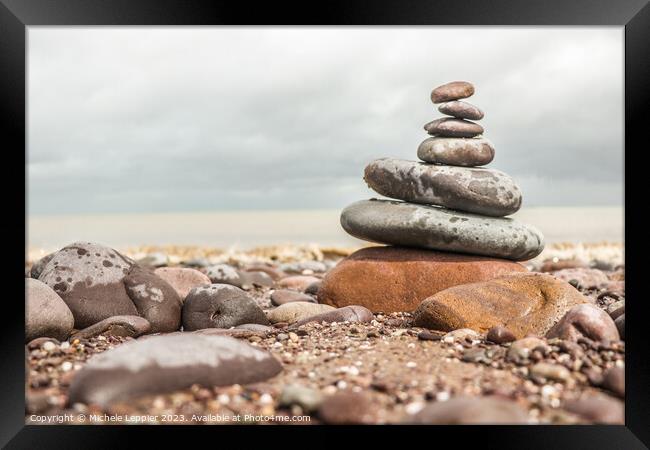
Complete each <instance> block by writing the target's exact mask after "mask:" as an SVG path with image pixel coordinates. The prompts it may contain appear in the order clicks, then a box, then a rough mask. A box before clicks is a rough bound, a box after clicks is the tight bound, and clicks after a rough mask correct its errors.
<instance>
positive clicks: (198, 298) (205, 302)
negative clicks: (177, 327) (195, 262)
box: [183, 284, 269, 331]
mask: <svg viewBox="0 0 650 450" xmlns="http://www.w3.org/2000/svg"><path fill="white" fill-rule="evenodd" d="M245 323H259V324H261V325H268V324H269V321H268V320H267V318H266V315H265V314H264V311H262V308H260V307H259V306H258V305H257V303H256V302H255V300H253V299H252V298H251V297H249V296H248V295H247V294H246V293H245V292H244V291H243V290H241V289H239V288H238V287H236V286H232V285H230V284H211V285H208V286H200V287H196V288H194V289H192V290H191V291H190V293H189V294H187V298H186V299H185V303H184V304H183V329H184V330H190V331H191V330H200V329H203V328H230V327H235V326H237V325H242V324H245Z"/></svg>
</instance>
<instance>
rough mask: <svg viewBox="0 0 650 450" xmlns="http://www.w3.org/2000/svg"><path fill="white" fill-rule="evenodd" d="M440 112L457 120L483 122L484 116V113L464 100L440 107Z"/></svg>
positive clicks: (453, 101)
mask: <svg viewBox="0 0 650 450" xmlns="http://www.w3.org/2000/svg"><path fill="white" fill-rule="evenodd" d="M438 111H440V112H441V113H443V114H446V115H448V116H453V117H456V118H457V119H469V120H481V119H482V118H483V116H484V114H483V111H481V110H480V109H479V108H478V107H476V106H474V105H472V104H471V103H467V102H464V101H462V100H452V101H450V102H446V103H443V104H441V105H440V106H438Z"/></svg>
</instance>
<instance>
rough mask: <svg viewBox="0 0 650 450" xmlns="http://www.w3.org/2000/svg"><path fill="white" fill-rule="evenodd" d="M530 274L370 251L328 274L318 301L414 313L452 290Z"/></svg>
mask: <svg viewBox="0 0 650 450" xmlns="http://www.w3.org/2000/svg"><path fill="white" fill-rule="evenodd" d="M525 271H526V268H525V267H524V266H523V265H521V264H519V263H516V262H513V261H508V260H505V259H496V258H487V257H484V256H476V255H463V254H459V253H449V252H436V251H433V250H422V249H415V248H406V247H368V248H363V249H361V250H358V251H356V252H354V253H353V254H351V255H350V256H348V257H347V258H345V259H343V260H342V261H341V262H339V264H337V266H336V267H335V268H334V269H332V270H331V271H330V272H329V273H328V274H327V276H326V277H325V278H324V279H323V284H322V286H321V288H320V289H319V291H318V300H319V301H320V302H321V303H325V304H328V305H332V306H336V307H338V308H342V307H345V306H354V305H361V306H364V307H366V308H368V309H369V310H371V311H373V312H386V313H391V312H395V311H413V310H414V309H415V308H417V307H418V305H419V304H420V302H422V300H424V299H425V298H427V297H430V296H432V295H433V294H435V293H436V292H439V291H442V290H444V289H447V288H449V287H452V286H457V285H459V284H466V283H475V282H477V281H486V280H490V279H492V278H495V277H498V276H500V275H505V274H507V273H511V272H525ZM339 310H340V309H339ZM339 310H337V311H339Z"/></svg>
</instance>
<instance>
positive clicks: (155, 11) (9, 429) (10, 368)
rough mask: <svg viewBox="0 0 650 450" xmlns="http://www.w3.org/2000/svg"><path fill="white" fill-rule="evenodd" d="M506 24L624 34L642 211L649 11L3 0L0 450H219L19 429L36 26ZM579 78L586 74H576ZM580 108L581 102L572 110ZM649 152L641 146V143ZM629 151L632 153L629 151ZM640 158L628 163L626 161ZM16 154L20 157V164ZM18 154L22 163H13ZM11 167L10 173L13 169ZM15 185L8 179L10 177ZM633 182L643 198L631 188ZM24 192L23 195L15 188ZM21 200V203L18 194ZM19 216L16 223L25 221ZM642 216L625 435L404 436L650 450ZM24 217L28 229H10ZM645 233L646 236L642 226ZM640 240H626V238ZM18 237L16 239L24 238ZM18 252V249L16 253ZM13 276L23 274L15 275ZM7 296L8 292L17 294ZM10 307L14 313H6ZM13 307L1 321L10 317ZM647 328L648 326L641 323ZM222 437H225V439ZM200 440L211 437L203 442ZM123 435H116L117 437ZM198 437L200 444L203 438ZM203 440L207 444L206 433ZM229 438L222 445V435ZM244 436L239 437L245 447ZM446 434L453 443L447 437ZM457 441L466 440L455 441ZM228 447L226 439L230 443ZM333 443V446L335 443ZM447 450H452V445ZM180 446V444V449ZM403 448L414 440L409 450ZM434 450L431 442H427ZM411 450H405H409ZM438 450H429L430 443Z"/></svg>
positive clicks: (503, 430) (547, 4) (573, 431)
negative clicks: (140, 447)
mask: <svg viewBox="0 0 650 450" xmlns="http://www.w3.org/2000/svg"><path fill="white" fill-rule="evenodd" d="M264 24H269V25H271V24H272V25H298V24H302V25H501V26H503V25H506V26H513V25H517V26H526V25H529V26H540V25H542V26H546V25H574V26H575V25H579V26H603V25H609V26H618V27H625V148H626V156H627V158H626V161H625V188H626V189H625V192H626V200H627V201H628V202H630V204H635V203H632V200H631V199H632V198H634V197H637V199H638V200H639V201H640V202H641V203H640V204H639V203H637V205H641V206H644V204H643V200H642V199H643V197H644V192H643V181H644V173H643V170H644V167H643V165H642V164H632V159H636V158H637V157H638V156H637V155H639V154H640V153H642V152H644V151H647V150H646V148H647V143H645V142H647V137H646V138H645V140H644V136H643V134H644V132H645V126H647V125H646V124H648V123H650V122H649V121H648V119H649V117H648V116H649V114H648V110H649V109H650V96H649V95H648V92H649V90H650V89H649V86H650V57H649V55H650V39H649V36H648V34H649V33H648V31H649V30H650V5H648V0H617V1H616V0H575V1H572V2H568V1H566V0H564V1H560V0H543V1H542V0H527V1H517V0H490V1H487V0H483V1H481V0H474V1H467V0H457V1H422V0H417V1H416V0H411V1H405V0H402V1H395V0H393V1H366V2H364V1H360V0H355V1H351V0H348V1H345V0H337V1H328V2H323V3H318V4H310V3H298V2H284V3H277V2H259V3H257V4H255V5H251V4H249V3H247V2H235V1H231V2H226V1H220V0H212V1H207V0H202V1H201V0H197V1H183V0H137V1H136V0H111V1H107V0H57V1H55V0H0V111H1V114H2V120H1V122H0V123H1V124H2V128H3V135H2V136H3V143H4V145H3V147H4V152H3V154H4V156H5V159H6V160H7V159H9V158H8V157H9V156H11V157H12V158H13V157H15V158H16V160H15V162H12V163H7V162H6V163H5V166H4V168H5V171H4V175H5V176H3V177H0V178H1V179H2V183H3V184H4V186H3V187H4V189H3V192H4V193H5V194H6V195H5V196H4V199H3V200H4V205H5V220H3V221H2V225H1V226H2V230H3V231H4V233H5V241H6V244H5V250H7V249H9V254H6V255H5V257H4V258H2V259H3V260H4V261H3V265H4V268H5V271H4V273H5V275H6V276H8V277H9V279H10V282H8V283H5V290H6V288H7V287H8V286H9V287H11V292H5V298H4V302H3V303H4V306H5V314H7V316H5V317H4V318H3V321H2V327H0V333H2V347H1V348H2V357H0V369H1V370H0V378H1V379H2V382H0V399H1V402H2V418H1V419H0V445H2V446H3V447H4V446H6V447H7V448H34V449H35V448H59V447H61V448H76V447H83V448H104V447H114V446H122V447H129V446H131V445H134V441H132V438H133V436H134V435H135V434H140V433H146V434H147V435H148V439H153V438H154V435H155V438H156V439H160V440H165V441H167V442H171V441H170V440H169V439H170V438H171V433H172V432H178V431H182V432H183V434H186V433H192V436H193V437H192V440H194V439H196V440H197V442H198V440H199V439H201V438H203V437H205V438H207V439H210V441H211V442H213V443H214V444H213V445H218V444H217V441H216V440H215V436H216V434H215V433H214V429H211V427H163V426H159V427H133V426H131V427H119V426H110V427H108V426H105V427H96V426H94V427H83V426H62V425H56V426H33V425H30V426H26V425H25V424H24V410H25V409H24V375H25V374H24V370H23V364H24V359H23V356H24V355H23V346H24V328H23V326H24V325H23V322H22V321H21V319H19V318H20V316H21V315H22V314H23V313H24V311H23V306H24V305H23V303H22V302H21V301H20V300H19V299H20V298H21V297H22V296H23V295H24V294H23V293H22V292H23V291H22V287H21V286H20V285H19V282H18V281H19V279H20V273H22V275H23V276H24V266H20V265H19V264H20V256H19V254H20V253H23V256H24V252H25V249H26V245H25V244H26V236H25V233H26V232H25V225H26V224H25V220H26V219H25V211H26V208H25V205H26V202H27V199H26V198H25V179H26V174H25V172H21V171H18V170H17V169H13V170H12V169H11V168H12V167H18V164H20V160H21V159H22V161H23V162H26V151H27V148H26V128H25V127H26V115H25V113H26V81H25V75H26V67H25V63H26V30H27V29H26V27H28V26H32V25H66V26H74V25H264ZM584 76H585V77H587V76H589V74H584ZM577 101H579V100H577ZM644 143H645V144H644ZM637 146H638V147H639V148H638V149H637ZM635 150H636V155H635V153H634V151H635ZM21 152H22V153H21ZM21 155H22V158H21ZM14 164H15V165H14ZM8 175H11V176H8ZM635 180H636V182H638V183H639V186H640V187H639V188H634V187H632V183H634V182H635ZM21 188H22V189H21ZM21 190H22V194H23V195H22V199H21V198H19V197H20V193H21ZM21 211H22V215H21ZM642 211H643V208H642V207H640V208H625V224H626V227H625V234H626V238H627V240H628V241H629V240H630V239H632V241H630V242H635V244H634V245H629V246H626V249H625V252H626V254H625V259H626V263H627V262H630V263H628V264H626V297H627V298H631V299H632V301H631V302H629V305H628V307H629V308H630V312H631V314H628V320H627V329H626V335H627V340H626V348H627V355H626V369H627V370H626V376H627V379H626V383H627V395H626V401H625V414H626V425H625V426H525V427H502V426H499V427H496V426H494V427H492V426H490V427H477V426H471V427H436V428H435V430H431V429H430V428H428V427H418V429H417V430H414V429H413V428H412V427H409V428H408V429H407V430H406V431H407V432H408V433H413V432H414V431H418V434H419V433H422V435H423V437H424V438H425V439H427V440H426V441H424V442H425V445H427V443H432V442H431V439H433V438H435V441H434V443H440V444H442V443H443V442H453V440H456V442H460V441H458V439H478V440H480V442H482V443H483V445H484V446H486V445H487V447H489V448H492V447H499V448H527V449H533V448H545V449H547V448H567V447H571V448H589V449H595V448H624V449H632V448H646V447H645V445H644V444H646V445H650V413H649V412H648V406H649V402H648V400H649V399H650V383H649V382H648V381H649V380H650V370H649V368H650V363H649V362H648V361H650V358H649V354H648V353H649V352H648V348H649V347H648V345H647V342H648V341H647V340H644V338H643V333H644V330H643V327H644V319H645V317H647V316H645V315H644V314H643V311H642V307H643V303H642V302H643V301H644V300H645V299H643V298H641V296H642V295H643V291H642V289H643V286H642V282H643V280H642V278H641V277H642V272H641V271H642V270H643V266H642V262H643V254H642V251H643V250H642V246H641V245H637V244H636V242H639V243H640V242H643V240H642V236H641V234H640V233H641V231H639V232H638V235H637V232H635V230H634V227H633V226H632V225H633V224H634V223H643V216H642V214H643V212H642ZM19 217H22V219H24V220H18V219H17V218H19ZM639 228H640V229H643V226H640V227H639ZM635 236H636V237H637V238H638V239H636V240H635V239H634V237H635ZM21 237H22V239H21ZM21 246H22V247H21ZM19 272H20V273H19ZM14 289H15V292H14ZM8 303H11V304H10V305H7V304H8ZM9 306H12V309H13V307H15V309H14V311H17V312H15V313H11V314H9V313H8V312H7V311H8V309H7V308H8V307H9ZM646 322H647V319H646ZM226 428H227V429H226ZM290 428H291V429H290V430H289V431H290V433H291V436H292V440H294V439H296V438H298V436H299V435H301V434H302V433H304V432H306V431H307V428H309V429H310V432H317V433H318V432H320V434H322V435H324V436H325V435H327V436H332V437H333V438H334V439H337V437H339V434H340V433H341V432H342V431H349V430H350V428H347V429H341V428H337V427H327V428H325V429H324V428H323V427H290ZM278 429H284V430H285V431H286V430H287V427H256V432H259V433H264V434H267V433H274V431H275V430H278ZM206 430H208V431H206ZM355 431H357V432H361V433H363V434H364V435H365V438H368V439H371V440H380V439H383V436H384V435H385V433H387V432H396V431H397V432H399V431H404V428H403V427H393V426H386V427H362V428H355ZM118 432H119V433H118ZM228 432H230V433H232V432H234V433H239V436H242V434H241V433H242V432H243V430H241V429H240V427H235V426H230V427H220V428H219V436H220V438H219V442H220V443H221V444H223V443H224V441H223V440H222V439H223V436H224V433H228ZM204 433H206V434H204ZM207 433H210V434H207ZM230 433H228V434H230ZM249 434H250V433H248V432H246V435H247V436H248V435H249ZM452 435H453V436H452ZM461 436H462V438H461ZM230 437H232V436H230ZM339 438H340V437H339ZM450 438H451V439H452V441H449V439H450ZM185 442H186V443H187V441H185ZM406 442H409V443H411V445H414V444H415V441H414V440H411V439H409V440H408V441H406ZM432 444H433V443H432ZM407 445H408V444H407ZM434 445H435V444H434Z"/></svg>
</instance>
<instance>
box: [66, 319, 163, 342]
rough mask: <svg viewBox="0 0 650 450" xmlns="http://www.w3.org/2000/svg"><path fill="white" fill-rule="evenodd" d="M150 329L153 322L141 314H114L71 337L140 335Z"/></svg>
mask: <svg viewBox="0 0 650 450" xmlns="http://www.w3.org/2000/svg"><path fill="white" fill-rule="evenodd" d="M149 330H151V324H150V323H149V321H148V320H147V319H144V318H142V317H140V316H113V317H109V318H108V319H104V320H102V321H100V322H97V323H95V324H93V325H91V326H89V327H87V328H84V329H83V330H80V331H78V332H76V333H75V334H73V335H72V337H71V338H70V339H71V340H72V339H90V338H92V337H95V336H99V335H103V336H130V337H138V336H140V335H142V334H145V333H148V332H149Z"/></svg>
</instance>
